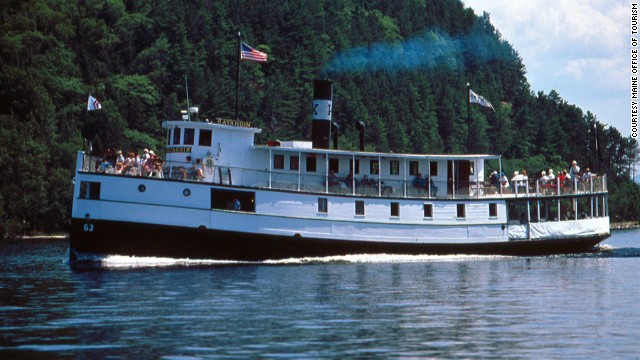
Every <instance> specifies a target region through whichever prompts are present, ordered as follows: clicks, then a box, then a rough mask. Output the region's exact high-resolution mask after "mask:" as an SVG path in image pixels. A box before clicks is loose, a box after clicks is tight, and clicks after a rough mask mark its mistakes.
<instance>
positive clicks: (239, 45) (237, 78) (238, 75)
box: [236, 31, 242, 120]
mask: <svg viewBox="0 0 640 360" xmlns="http://www.w3.org/2000/svg"><path fill="white" fill-rule="evenodd" d="M240 36H241V34H240V31H238V67H237V68H236V120H238V86H239V84H240V57H241V56H240V53H241V50H240V47H241V46H242V45H241V44H240Z"/></svg>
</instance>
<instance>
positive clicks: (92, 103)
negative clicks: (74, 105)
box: [87, 94, 102, 111]
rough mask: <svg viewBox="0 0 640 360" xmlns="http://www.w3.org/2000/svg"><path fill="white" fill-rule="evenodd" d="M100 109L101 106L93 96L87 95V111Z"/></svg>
mask: <svg viewBox="0 0 640 360" xmlns="http://www.w3.org/2000/svg"><path fill="white" fill-rule="evenodd" d="M101 108H102V105H100V102H99V101H98V99H96V98H94V97H93V96H91V94H89V100H88V101H87V111H92V110H98V109H101Z"/></svg>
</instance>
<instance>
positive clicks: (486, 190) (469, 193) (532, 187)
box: [82, 155, 607, 199]
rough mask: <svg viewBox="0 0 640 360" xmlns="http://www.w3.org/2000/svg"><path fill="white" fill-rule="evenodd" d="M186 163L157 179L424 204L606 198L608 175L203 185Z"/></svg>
mask: <svg viewBox="0 0 640 360" xmlns="http://www.w3.org/2000/svg"><path fill="white" fill-rule="evenodd" d="M98 160H101V159H100V158H97V157H90V156H87V155H85V157H84V161H83V168H82V169H83V171H87V172H104V173H110V174H114V173H115V172H114V171H113V169H112V168H108V167H107V168H106V169H105V168H103V167H101V166H100V165H99V164H100V163H101V161H98ZM189 167H190V166H189V164H187V163H184V162H170V161H166V162H165V163H164V167H163V172H162V174H158V175H159V176H158V177H162V178H165V179H173V180H180V181H201V182H206V183H213V184H223V185H231V186H234V185H236V186H246V187H255V188H267V189H276V190H285V191H294V192H307V193H318V194H336V195H354V196H365V197H406V198H421V199H430V198H435V199H474V198H492V197H515V198H517V197H549V196H556V197H557V196H566V195H573V194H589V193H602V192H606V191H607V187H606V175H592V176H589V177H585V178H577V177H576V178H574V180H573V181H572V180H567V181H564V182H562V183H561V182H560V179H559V178H556V179H554V180H551V181H543V180H542V179H536V180H528V181H518V182H512V183H510V186H509V187H499V186H495V185H493V184H490V183H489V182H485V181H467V182H464V181H434V180H431V181H429V180H422V181H421V182H417V181H416V180H415V179H414V178H413V176H407V179H398V176H395V177H385V176H382V177H381V176H378V175H356V176H355V177H354V178H347V177H346V176H345V175H337V176H335V177H333V176H325V175H320V174H309V173H302V172H300V171H298V172H292V171H284V170H271V171H269V170H256V169H248V168H241V167H231V166H228V167H227V166H220V165H216V166H213V167H211V166H209V167H207V166H205V167H204V175H205V177H204V178H203V179H198V178H197V177H195V176H194V175H193V174H192V173H190V171H189ZM142 173H143V172H141V171H134V172H132V173H128V174H121V175H123V176H141V175H142Z"/></svg>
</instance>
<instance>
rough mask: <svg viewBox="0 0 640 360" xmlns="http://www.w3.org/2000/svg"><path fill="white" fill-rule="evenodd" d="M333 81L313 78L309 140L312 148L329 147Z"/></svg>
mask: <svg viewBox="0 0 640 360" xmlns="http://www.w3.org/2000/svg"><path fill="white" fill-rule="evenodd" d="M332 99H333V82H331V81H329V80H318V79H316V80H313V115H312V117H311V120H312V126H311V141H312V146H313V148H314V149H329V144H330V138H331V106H332Z"/></svg>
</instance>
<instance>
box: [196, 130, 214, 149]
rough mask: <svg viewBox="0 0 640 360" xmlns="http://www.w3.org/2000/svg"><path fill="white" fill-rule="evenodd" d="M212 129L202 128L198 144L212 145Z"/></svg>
mask: <svg viewBox="0 0 640 360" xmlns="http://www.w3.org/2000/svg"><path fill="white" fill-rule="evenodd" d="M211 135H212V131H211V130H203V129H200V139H198V145H200V146H211Z"/></svg>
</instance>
